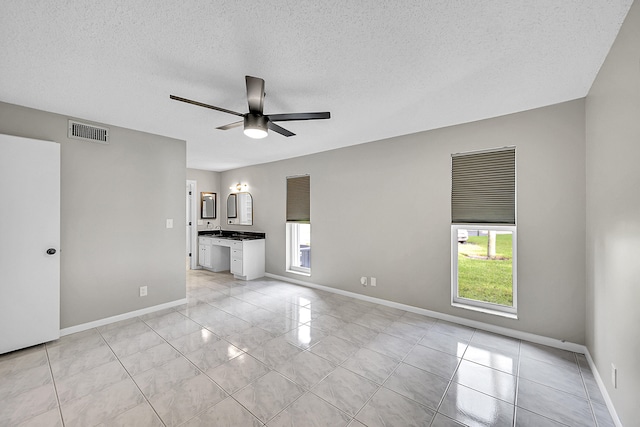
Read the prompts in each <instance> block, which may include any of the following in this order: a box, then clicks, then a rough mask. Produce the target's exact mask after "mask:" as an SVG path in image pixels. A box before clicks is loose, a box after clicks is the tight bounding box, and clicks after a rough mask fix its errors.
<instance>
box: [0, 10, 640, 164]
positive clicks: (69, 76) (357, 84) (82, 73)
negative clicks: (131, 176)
mask: <svg viewBox="0 0 640 427" xmlns="http://www.w3.org/2000/svg"><path fill="white" fill-rule="evenodd" d="M631 3H632V0H561V1H560V0H536V1H527V0H521V1H513V0H506V1H498V0H494V1H488V0H467V1H450V0H439V1H424V0H421V1H378V2H374V1H372V0H359V1H344V0H340V1H336V0H324V1H317V0H314V1H306V0H303V1H300V0H297V1H293V0H291V1H275V0H266V1H260V2H258V1H244V0H232V1H224V0H217V1H202V0H183V1H158V0H146V1H145V0H121V1H114V0H102V1H93V0H92V1H88V0H65V1H63V0H58V1H50V0H40V1H36V0H30V1H24V0H0V58H2V59H1V60H0V101H4V102H9V103H13V104H19V105H24V106H27V107H33V108H38V109H42V110H47V111H52V112H56V113H60V114H65V115H69V116H75V117H79V118H84V119H87V120H92V121H96V122H101V123H107V124H111V125H116V126H122V127H127V128H132V129H137V130H141V131H146V132H151V133H156V134H160V135H166V136H170V137H175V138H179V139H185V140H186V141H187V166H188V167H192V168H198V169H208V170H218V171H222V170H227V169H232V168H236V167H240V166H245V165H250V164H257V163H264V162H268V161H273V160H278V159H283V158H289V157H295V156H300V155H304V154H309V153H314V152H319V151H325V150H329V149H334V148H338V147H343V146H347V145H354V144H360V143H364V142H369V141H374V140H378V139H383V138H388V137H393V136H397V135H404V134H409V133H414V132H418V131H423V130H428V129H435V128H439V127H443V126H449V125H454V124H459V123H465V122H470V121H475V120H479V119H484V118H489V117H495V116H500V115H504V114H508V113H513V112H517V111H524V110H528V109H532V108H536V107H541V106H545V105H550V104H554V103H558V102H563V101H567V100H571V99H576V98H581V97H584V96H585V95H586V94H587V92H588V90H589V88H590V86H591V84H592V82H593V80H594V78H595V76H596V74H597V72H598V70H599V68H600V66H601V65H602V62H603V61H604V58H605V56H606V55H607V53H608V51H609V48H610V47H611V45H612V43H613V40H614V39H615V37H616V35H617V33H618V30H619V29H620V26H621V24H622V21H623V19H624V17H625V16H626V14H627V12H628V10H629V7H630V6H631ZM247 74H248V75H253V76H257V77H262V78H264V79H265V81H266V93H267V95H266V98H265V113H266V114H271V113H288V112H306V111H331V113H332V118H331V119H330V120H321V121H313V122H311V121H306V122H287V123H282V125H283V126H284V127H286V128H288V129H290V130H291V131H293V132H295V133H297V136H294V137H291V138H285V137H282V136H280V135H278V134H276V133H273V132H270V134H269V136H268V137H267V138H266V139H262V140H251V139H249V138H247V137H245V136H244V135H243V133H242V129H241V128H235V129H231V130H227V131H220V130H216V129H215V127H217V126H221V125H224V124H227V123H230V122H233V121H236V119H237V118H236V117H235V116H232V115H229V114H225V113H221V112H217V111H213V110H208V109H204V108H200V107H196V106H193V105H188V104H184V103H180V102H176V101H172V100H170V99H169V94H174V95H178V96H182V97H185V98H191V99H195V100H198V101H201V102H204V103H208V104H213V105H216V106H220V107H224V108H228V109H231V110H236V111H240V112H246V111H247V106H246V99H245V86H244V76H245V75H247Z"/></svg>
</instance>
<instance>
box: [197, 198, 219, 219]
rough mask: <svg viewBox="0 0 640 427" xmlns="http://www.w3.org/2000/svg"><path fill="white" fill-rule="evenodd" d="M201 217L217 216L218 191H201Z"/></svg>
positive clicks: (211, 217) (210, 217)
mask: <svg viewBox="0 0 640 427" xmlns="http://www.w3.org/2000/svg"><path fill="white" fill-rule="evenodd" d="M200 217H201V218H202V219H215V218H216V193H204V192H203V193H200Z"/></svg>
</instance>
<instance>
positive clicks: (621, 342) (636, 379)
mask: <svg viewBox="0 0 640 427" xmlns="http://www.w3.org/2000/svg"><path fill="white" fill-rule="evenodd" d="M639 64H640V3H638V2H635V3H634V4H633V6H632V7H631V10H630V11H629V14H628V15H627V18H626V21H625V23H624V25H623V26H622V29H621V30H620V33H619V35H618V38H617V39H616V42H615V44H614V45H613V47H612V49H611V51H610V52H609V56H608V57H607V59H606V61H605V63H604V65H603V66H602V68H601V69H600V73H599V74H598V77H597V78H596V81H595V82H594V84H593V86H592V88H591V91H590V92H589V95H588V96H587V101H586V116H587V132H586V140H587V346H588V348H589V352H590V353H591V355H592V356H593V359H594V361H595V363H596V366H597V367H598V371H599V372H600V375H601V376H602V379H603V380H604V383H605V385H606V387H607V390H608V392H609V395H610V396H611V398H612V400H613V403H614V405H615V407H616V410H617V412H618V415H619V416H620V419H621V421H622V423H623V424H624V425H627V426H629V425H637V423H638V413H639V412H638V402H639V399H640V363H638V360H640V359H639V356H638V355H639V354H640V310H639V309H638V303H639V302H640V262H638V255H639V254H640V251H639V250H638V247H639V246H638V245H639V244H640V197H639V196H638V189H640V163H639V160H640V66H639ZM612 363H613V364H615V365H616V366H617V368H618V382H619V386H618V388H617V389H614V388H613V386H612V383H611V380H610V377H611V374H610V372H611V364H612Z"/></svg>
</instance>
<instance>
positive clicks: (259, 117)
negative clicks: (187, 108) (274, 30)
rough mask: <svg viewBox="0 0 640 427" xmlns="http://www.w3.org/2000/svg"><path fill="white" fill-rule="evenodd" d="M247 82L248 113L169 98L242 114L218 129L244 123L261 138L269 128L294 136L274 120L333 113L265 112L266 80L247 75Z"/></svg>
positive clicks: (246, 131) (253, 135)
mask: <svg viewBox="0 0 640 427" xmlns="http://www.w3.org/2000/svg"><path fill="white" fill-rule="evenodd" d="M245 81H246V84H247V102H248V104H249V112H248V113H244V114H242V113H238V112H236V111H232V110H227V109H226V108H221V107H216V106H213V105H209V104H204V103H202V102H198V101H192V100H190V99H187V98H181V97H179V96H175V95H169V98H171V99H173V100H175V101H181V102H186V103H187V104H193V105H197V106H199V107H204V108H210V109H212V110H216V111H221V112H223V113H228V114H233V115H234V116H240V117H242V118H243V120H241V121H238V122H233V123H229V124H227V125H224V126H219V127H217V128H216V129H219V130H228V129H231V128H235V127H238V126H240V125H243V127H244V134H245V135H247V136H248V137H250V138H254V139H261V138H264V137H266V136H267V135H268V129H271V130H272V131H274V132H276V133H279V134H280V135H283V136H287V137H289V136H294V135H295V133H293V132H291V131H289V130H287V129H285V128H283V127H281V126H278V125H277V124H275V123H274V122H285V121H294V120H322V119H330V118H331V113H329V112H328V111H326V112H321V113H285V114H266V115H265V114H263V109H264V80H262V79H260V78H258V77H251V76H245Z"/></svg>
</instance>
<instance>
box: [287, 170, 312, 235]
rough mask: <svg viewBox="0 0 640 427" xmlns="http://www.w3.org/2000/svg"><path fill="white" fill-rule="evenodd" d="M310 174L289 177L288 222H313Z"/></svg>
mask: <svg viewBox="0 0 640 427" xmlns="http://www.w3.org/2000/svg"><path fill="white" fill-rule="evenodd" d="M309 184H310V177H309V175H304V176H293V177H288V178H287V222H302V223H309V222H311V209H310V203H309V193H310V190H309Z"/></svg>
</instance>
